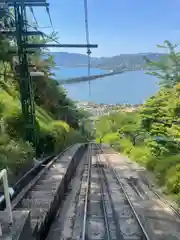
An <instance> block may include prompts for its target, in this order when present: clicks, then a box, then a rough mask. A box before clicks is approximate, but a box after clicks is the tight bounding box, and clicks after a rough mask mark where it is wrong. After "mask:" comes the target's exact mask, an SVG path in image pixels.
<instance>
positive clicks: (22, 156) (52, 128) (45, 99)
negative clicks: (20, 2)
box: [0, 36, 87, 181]
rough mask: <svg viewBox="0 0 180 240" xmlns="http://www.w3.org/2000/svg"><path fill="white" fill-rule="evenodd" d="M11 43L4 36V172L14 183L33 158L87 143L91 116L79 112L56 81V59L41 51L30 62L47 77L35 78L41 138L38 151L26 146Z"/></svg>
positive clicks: (0, 42)
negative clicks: (74, 144) (54, 75)
mask: <svg viewBox="0 0 180 240" xmlns="http://www.w3.org/2000/svg"><path fill="white" fill-rule="evenodd" d="M30 41H32V42H33V43H35V42H37V43H41V42H47V41H48V39H40V38H39V37H32V38H31V39H30ZM10 43H11V44H12V41H11V39H7V38H5V37H3V36H0V169H2V168H7V169H8V173H9V176H10V178H11V181H13V179H14V177H15V176H16V177H18V176H21V175H22V174H23V173H24V172H25V171H27V169H29V168H30V167H31V166H32V165H33V161H32V159H33V156H36V157H40V156H42V155H49V154H56V153H59V152H60V151H62V150H63V149H64V148H65V147H67V146H68V145H71V144H73V143H75V142H78V141H85V140H86V138H87V136H86V131H85V129H84V128H83V124H82V122H83V121H84V120H83V119H84V118H86V116H87V114H86V113H85V112H83V111H80V110H78V109H77V108H76V105H75V103H74V102H73V101H72V100H71V99H69V98H68V97H67V95H66V92H65V90H64V89H63V88H62V87H60V86H59V85H58V83H57V82H56V81H55V80H54V79H53V74H52V73H51V69H52V67H54V66H55V63H54V60H53V57H52V56H50V55H48V54H47V53H45V51H44V50H42V51H41V50H37V52H35V53H34V54H33V55H31V56H29V62H30V63H31V64H33V65H34V66H35V67H34V68H33V69H31V71H40V72H43V73H44V76H43V77H40V76H39V77H33V78H32V80H33V89H34V95H35V96H34V97H35V108H36V132H37V136H38V138H37V144H36V146H34V147H33V146H32V144H31V143H29V142H25V141H24V140H23V139H24V132H25V128H24V123H25V122H24V121H25V120H24V119H23V116H22V112H21V102H20V91H19V81H20V79H19V78H18V77H17V74H16V72H15V68H14V59H13V57H12V55H10V54H8V51H9V50H11V48H16V45H13V46H12V45H10ZM42 55H43V56H45V57H43V58H42ZM42 59H43V60H42ZM80 122H81V125H80Z"/></svg>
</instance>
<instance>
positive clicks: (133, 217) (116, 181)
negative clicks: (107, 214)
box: [97, 145, 151, 240]
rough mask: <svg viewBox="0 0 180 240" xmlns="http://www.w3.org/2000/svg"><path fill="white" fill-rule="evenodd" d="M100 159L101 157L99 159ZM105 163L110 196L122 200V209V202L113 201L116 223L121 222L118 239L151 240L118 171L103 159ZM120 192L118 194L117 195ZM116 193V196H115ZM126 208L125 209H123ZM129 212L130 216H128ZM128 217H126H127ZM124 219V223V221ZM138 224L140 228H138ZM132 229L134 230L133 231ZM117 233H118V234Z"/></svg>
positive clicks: (104, 170) (136, 190)
mask: <svg viewBox="0 0 180 240" xmlns="http://www.w3.org/2000/svg"><path fill="white" fill-rule="evenodd" d="M97 147H98V148H99V151H100V152H102V151H101V148H100V146H99V145H97ZM99 158H100V157H99ZM103 160H104V161H102V160H100V161H101V164H102V166H103V168H102V171H103V175H104V179H105V181H106V182H107V186H108V188H109V191H110V194H111V196H112V198H113V195H115V196H116V197H115V198H117V197H118V199H121V203H122V208H119V204H120V202H119V201H117V199H115V198H114V199H113V205H114V207H113V208H114V209H115V210H114V211H115V214H116V222H119V229H118V231H119V234H118V235H117V236H118V238H117V239H126V238H127V237H134V239H143V240H150V239H151V238H150V236H149V235H148V233H147V232H146V230H145V228H144V226H143V223H142V221H141V219H140V218H139V216H138V214H137V212H136V210H135V208H134V206H133V203H132V201H131V199H130V197H129V196H128V194H127V192H126V190H125V188H124V185H123V183H122V182H121V180H120V178H119V176H118V174H117V173H116V170H115V169H114V167H113V166H112V165H111V163H110V162H109V161H108V159H107V158H104V159H103ZM132 189H133V190H134V191H135V192H136V193H138V195H139V196H140V197H142V194H141V193H140V192H139V190H138V189H137V188H136V187H135V185H133V188H132ZM117 191H118V194H117ZM114 192H116V194H114ZM123 208H124V209H123ZM124 211H125V212H124ZM127 211H128V212H129V214H127V215H126V213H127ZM125 215H126V216H125ZM122 219H124V223H125V224H126V223H127V224H126V226H125V224H124V223H123V221H122ZM128 222H132V225H131V226H128ZM137 224H138V226H137ZM116 227H118V223H117V224H116ZM131 228H132V229H131ZM118 231H117V232H118Z"/></svg>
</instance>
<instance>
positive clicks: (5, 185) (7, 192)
mask: <svg viewBox="0 0 180 240" xmlns="http://www.w3.org/2000/svg"><path fill="white" fill-rule="evenodd" d="M2 171H3V172H2V174H3V185H4V195H5V199H6V209H7V213H8V220H9V223H13V215H12V208H11V201H10V197H9V186H8V179H7V171H6V169H3V170H2Z"/></svg>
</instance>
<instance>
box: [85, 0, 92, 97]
mask: <svg viewBox="0 0 180 240" xmlns="http://www.w3.org/2000/svg"><path fill="white" fill-rule="evenodd" d="M84 15H85V30H86V42H87V45H89V43H90V41H89V24H88V3H87V0H84ZM90 55H91V50H90V48H89V47H88V48H87V57H88V77H89V81H88V83H89V98H91V81H90V76H91V59H90Z"/></svg>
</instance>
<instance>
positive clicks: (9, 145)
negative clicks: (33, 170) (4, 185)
mask: <svg viewBox="0 0 180 240" xmlns="http://www.w3.org/2000/svg"><path fill="white" fill-rule="evenodd" d="M34 154H35V153H34V149H33V148H32V146H31V145H30V144H29V143H25V142H24V141H22V140H18V141H17V140H16V141H14V140H12V139H10V137H9V136H8V135H1V136H0V169H3V168H6V169H7V170H8V173H9V176H10V179H11V181H12V180H13V179H14V178H15V177H18V176H21V175H22V174H23V173H24V171H26V170H27V169H29V168H30V167H32V166H33V161H32V159H33V156H34Z"/></svg>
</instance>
